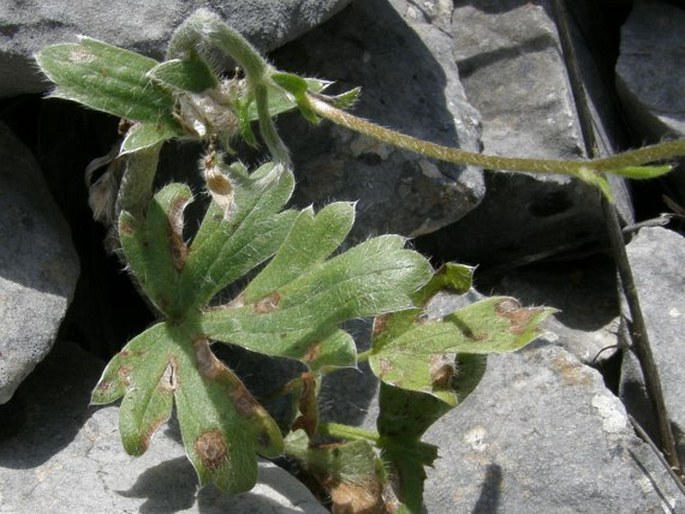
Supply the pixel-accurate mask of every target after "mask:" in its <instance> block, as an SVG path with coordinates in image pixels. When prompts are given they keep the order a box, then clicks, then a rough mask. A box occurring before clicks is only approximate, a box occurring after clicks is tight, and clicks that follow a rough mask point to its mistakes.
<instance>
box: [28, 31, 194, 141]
mask: <svg viewBox="0 0 685 514" xmlns="http://www.w3.org/2000/svg"><path fill="white" fill-rule="evenodd" d="M36 61H37V62H38V65H39V66H40V68H41V69H42V70H43V72H44V73H45V74H46V75H47V76H48V77H49V78H50V80H52V81H53V82H54V83H55V84H56V85H57V87H56V89H55V90H54V91H53V92H52V93H51V96H53V97H57V98H64V99H67V100H73V101H76V102H79V103H82V104H83V105H86V106H88V107H91V108H92V109H97V110H99V111H104V112H107V113H109V114H113V115H115V116H119V117H121V118H125V119H128V120H133V121H140V122H147V123H152V124H154V125H158V126H160V127H164V132H167V131H170V132H174V133H177V134H181V133H182V130H181V128H180V126H179V125H178V123H177V122H176V120H175V119H174V118H173V116H172V111H173V105H174V99H173V96H172V94H171V93H170V92H169V91H168V90H166V89H164V88H162V87H160V86H158V85H157V84H155V83H153V82H152V81H151V80H150V79H149V78H148V76H147V73H148V72H149V71H150V70H151V69H152V68H153V67H154V66H155V65H157V64H158V63H157V61H155V60H154V59H150V58H149V57H144V56H142V55H140V54H137V53H135V52H130V51H128V50H124V49H122V48H117V47H115V46H112V45H108V44H107V43H103V42H102V41H98V40H96V39H92V38H88V37H82V38H81V39H80V41H79V42H78V43H64V44H59V45H53V46H49V47H47V48H45V49H43V50H41V51H40V52H38V54H37V55H36Z"/></svg>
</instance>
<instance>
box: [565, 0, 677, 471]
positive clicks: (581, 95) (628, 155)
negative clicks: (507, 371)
mask: <svg viewBox="0 0 685 514" xmlns="http://www.w3.org/2000/svg"><path fill="white" fill-rule="evenodd" d="M553 7H554V13H555V19H556V21H557V28H558V30H559V35H560V38H561V43H562V49H563V53H564V59H565V61H566V67H567V70H568V74H569V78H570V79H571V80H570V82H571V85H572V89H573V97H574V100H575V104H576V109H577V111H578V118H579V120H580V125H581V129H582V131H583V139H584V141H585V146H586V151H587V153H588V155H590V156H591V157H594V156H596V155H598V154H599V152H600V149H599V145H598V143H597V138H596V137H595V132H594V126H593V124H592V116H591V114H590V109H589V106H588V103H587V96H586V93H585V88H584V87H583V80H582V76H581V72H580V66H579V64H578V58H577V55H576V52H575V48H574V46H573V41H572V38H571V31H570V28H569V24H568V13H567V11H566V6H565V5H564V3H563V2H562V1H561V0H555V1H554V3H553ZM683 142H684V141H683V140H680V141H671V142H670V143H663V144H661V145H656V146H652V147H645V148H641V149H639V150H633V151H630V152H625V153H623V154H618V155H616V156H613V157H607V158H604V159H595V160H593V161H592V162H593V163H594V166H593V167H594V169H599V168H598V165H600V166H601V165H603V164H604V163H607V162H608V163H609V168H608V169H611V166H614V167H626V166H635V165H636V164H638V163H639V164H642V163H645V162H651V161H654V160H658V159H664V158H669V157H673V155H664V152H668V150H669V148H671V147H675V149H676V151H677V150H678V148H679V146H680V145H682V143H683ZM674 143H675V145H674ZM609 187H610V186H609ZM601 202H602V211H603V213H604V218H605V220H606V224H607V232H608V235H609V241H610V243H611V249H612V253H613V257H614V262H615V264H616V269H617V271H618V276H619V285H620V288H621V290H622V292H623V295H624V297H625V300H626V304H627V306H628V311H629V313H630V317H631V319H632V323H630V338H631V340H632V350H633V352H634V353H635V355H636V356H637V358H638V361H639V363H640V368H641V370H642V375H643V377H644V380H645V387H646V389H647V394H648V395H649V399H650V400H651V402H652V406H653V408H654V411H655V412H656V417H657V426H658V429H659V439H660V442H661V447H662V451H663V452H664V454H665V458H666V460H667V461H668V463H669V465H670V467H671V469H672V470H673V471H674V472H675V473H676V474H677V475H678V476H679V477H680V479H681V480H682V479H683V469H682V464H681V462H680V458H679V456H678V451H677V447H676V443H675V438H674V435H673V431H672V429H671V422H670V419H669V416H668V410H667V407H666V402H665V400H664V396H663V390H662V387H661V379H660V377H659V370H658V369H657V365H656V361H655V360H654V355H653V353H652V347H651V344H650V341H649V333H648V332H647V325H646V323H645V318H644V315H643V313H642V308H641V306H640V299H639V296H638V291H637V286H636V285H635V279H634V278H633V271H632V268H631V265H630V261H629V259H628V254H627V252H626V247H625V241H624V239H623V233H622V231H621V226H620V223H619V219H618V214H617V212H616V207H615V206H614V205H612V204H610V203H609V202H608V201H607V200H606V198H602V200H601Z"/></svg>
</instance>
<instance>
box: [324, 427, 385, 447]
mask: <svg viewBox="0 0 685 514" xmlns="http://www.w3.org/2000/svg"><path fill="white" fill-rule="evenodd" d="M318 432H319V434H321V435H328V436H331V437H338V438H340V439H348V440H351V441H370V442H372V443H374V444H375V445H378V444H379V442H380V440H381V436H380V435H379V434H378V432H373V431H371V430H366V429H363V428H359V427H353V426H350V425H342V424H340V423H320V424H319V427H318Z"/></svg>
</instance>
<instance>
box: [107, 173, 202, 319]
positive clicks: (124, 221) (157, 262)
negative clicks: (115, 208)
mask: <svg viewBox="0 0 685 514" xmlns="http://www.w3.org/2000/svg"><path fill="white" fill-rule="evenodd" d="M191 200H192V195H191V193H190V188H189V187H188V186H185V185H181V184H169V185H168V186H166V187H164V188H163V189H162V190H161V191H159V192H158V193H157V194H156V195H155V196H154V198H153V200H152V201H151V202H150V204H149V206H148V208H147V210H146V212H145V215H144V217H143V218H142V219H139V218H135V217H133V215H131V214H129V213H128V212H122V213H121V215H120V218H119V235H120V238H121V244H122V249H123V251H124V255H125V256H126V259H127V260H128V263H129V267H130V269H131V271H132V272H133V274H134V275H135V277H136V278H137V279H138V282H139V284H140V286H141V288H142V289H143V291H144V292H145V294H146V295H147V297H148V298H149V299H150V300H151V301H152V303H153V304H154V305H155V307H157V309H158V310H159V311H160V312H161V313H163V314H164V315H165V316H167V317H170V318H177V317H179V316H180V315H181V313H182V312H183V311H184V309H185V307H186V306H185V305H183V304H182V303H181V302H180V299H181V298H180V296H179V295H178V294H177V292H178V289H179V283H180V272H181V271H182V270H183V269H184V265H185V260H186V256H187V252H188V250H187V248H186V246H185V243H184V242H183V210H184V209H185V207H186V206H187V205H188V203H189V202H190V201H191ZM123 227H129V228H132V229H133V230H129V231H124V230H123Z"/></svg>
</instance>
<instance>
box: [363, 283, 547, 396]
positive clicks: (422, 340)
mask: <svg viewBox="0 0 685 514" xmlns="http://www.w3.org/2000/svg"><path fill="white" fill-rule="evenodd" d="M552 312H554V309H549V308H545V307H528V308H526V307H521V306H520V305H519V303H518V302H517V301H516V300H514V299H513V298H509V297H493V298H488V299H486V300H482V301H480V302H477V303H475V304H472V305H470V306H468V307H465V308H463V309H460V310H458V311H456V312H454V313H452V314H450V315H448V316H445V317H444V318H443V319H442V320H440V321H432V322H431V321H427V322H423V321H422V320H420V319H417V320H416V321H415V322H414V323H413V324H412V326H411V327H406V326H405V327H403V328H405V331H404V332H403V333H401V334H400V333H397V331H395V332H394V333H393V334H391V336H390V337H388V336H387V335H386V334H385V333H384V331H383V330H377V331H376V333H375V337H374V341H373V344H372V349H371V354H370V357H369V363H370V365H371V369H372V370H373V371H374V373H375V374H376V375H377V376H378V378H380V379H381V380H382V381H383V382H385V383H387V384H389V385H394V386H397V387H401V388H404V389H410V390H413V391H419V392H425V393H429V394H434V395H436V396H438V397H440V398H442V399H443V400H444V401H448V402H449V403H451V404H453V405H454V404H456V401H457V398H456V397H454V396H453V397H452V399H451V400H450V399H448V397H449V396H452V392H451V391H452V385H451V383H452V377H451V373H450V371H449V367H450V366H449V363H447V362H445V359H444V358H443V357H442V356H443V355H445V354H453V353H465V354H477V355H487V354H490V353H501V352H510V351H514V350H517V349H519V348H522V347H523V346H525V345H526V344H528V343H529V342H530V341H532V340H533V339H535V337H537V336H538V335H539V333H540V329H539V328H538V325H539V324H540V322H542V320H544V319H545V318H546V317H547V316H548V315H549V314H550V313H552ZM446 395H447V397H446Z"/></svg>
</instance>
